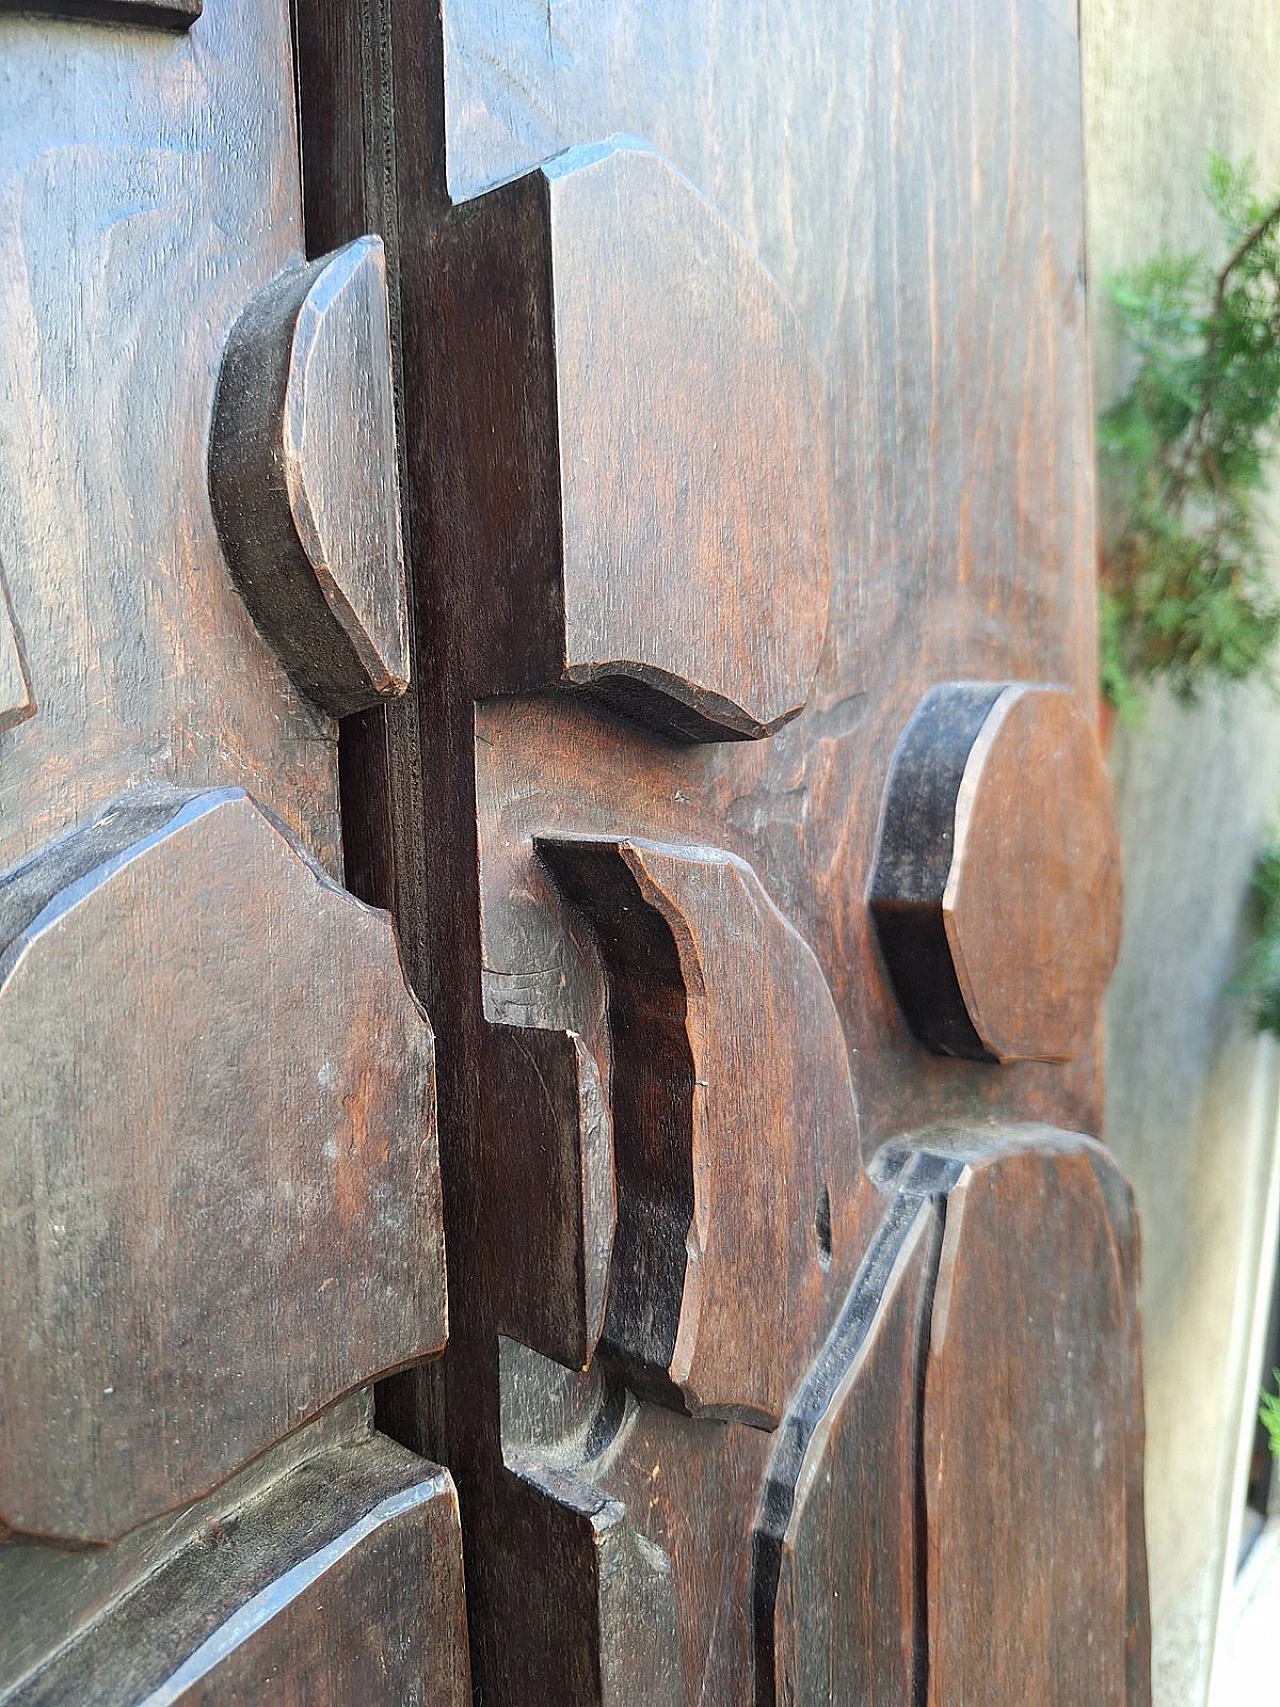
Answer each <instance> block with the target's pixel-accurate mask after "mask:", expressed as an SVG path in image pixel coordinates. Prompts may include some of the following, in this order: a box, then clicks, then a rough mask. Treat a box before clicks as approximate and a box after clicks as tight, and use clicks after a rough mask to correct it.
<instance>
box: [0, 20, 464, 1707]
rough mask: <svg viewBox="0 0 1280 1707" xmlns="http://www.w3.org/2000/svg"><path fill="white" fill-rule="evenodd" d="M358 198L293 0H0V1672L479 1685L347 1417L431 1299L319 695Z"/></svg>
mask: <svg viewBox="0 0 1280 1707" xmlns="http://www.w3.org/2000/svg"><path fill="white" fill-rule="evenodd" d="M31 14H47V15H31ZM156 26H161V27H156ZM353 238H354V239H356V240H355V241H353V242H352V243H351V244H350V245H349V246H346V247H344V248H343V249H342V251H341V252H340V253H339V254H337V255H334V256H332V257H328V258H321V259H319V260H318V261H316V262H314V263H313V264H308V262H307V257H306V253H305V247H304V241H303V223H302V196H301V176H300V161H299V157H298V133H297V123H296V92H295V83H294V64H293V53H292V48H291V20H290V13H289V8H288V6H287V5H286V4H285V0H209V3H207V4H206V5H204V7H203V9H202V8H201V6H200V5H199V4H178V3H176V0H175V3H174V4H172V5H170V4H166V3H165V0H155V3H153V0H102V3H99V0H73V3H70V4H60V3H59V0H50V3H49V4H48V5H44V6H39V5H38V6H33V7H29V6H27V5H25V4H24V5H22V6H21V7H11V6H8V5H4V6H0V354H2V357H3V370H4V373H5V383H4V408H3V410H2V411H0V1056H2V1057H3V1063H4V1065H3V1071H0V1268H2V1269H3V1273H4V1291H3V1301H2V1302H0V1538H3V1540H4V1541H5V1543H6V1544H5V1545H4V1546H3V1547H0V1699H3V1700H5V1701H9V1700H22V1701H24V1702H25V1701H31V1702H35V1701H41V1702H44V1701H50V1702H51V1701H55V1700H57V1701H65V1702H76V1703H80V1702H87V1701H94V1702H103V1703H113V1702H118V1703H120V1704H121V1707H125V1704H129V1703H135V1702H138V1701H140V1700H142V1699H149V1700H152V1701H159V1700H173V1701H179V1700H181V1701H184V1702H185V1701H196V1700H200V1701H204V1700H209V1701H212V1700H215V1699H216V1700H218V1701H232V1700H246V1701H248V1700H261V1699H274V1700H281V1701H284V1700H299V1701H301V1700H309V1701H320V1700H325V1701H334V1702H338V1701H350V1700H356V1699H360V1700H370V1701H372V1700H375V1699H380V1700H387V1701H393V1700H394V1701H403V1700H408V1699H413V1698H423V1697H424V1696H429V1697H430V1698H431V1699H432V1700H439V1701H441V1702H444V1701H449V1702H453V1701H459V1702H460V1701H461V1700H463V1699H464V1698H465V1697H467V1696H468V1695H469V1684H468V1680H467V1660H466V1652H465V1632H464V1613H463V1602H462V1585H461V1562H460V1555H459V1547H460V1541H459V1524H458V1516H457V1509H456V1502H455V1499H454V1496H453V1493H452V1490H451V1488H450V1487H449V1485H448V1483H447V1481H446V1479H445V1478H444V1476H443V1473H442V1472H440V1471H439V1470H438V1469H437V1468H436V1467H435V1466H434V1465H431V1464H428V1463H426V1462H424V1461H423V1460H422V1459H420V1458H418V1457H416V1456H415V1455H413V1454H411V1453H409V1452H407V1451H406V1450H405V1449H403V1448H402V1447H399V1446H396V1445H393V1444H392V1443H390V1442H388V1441H386V1440H385V1439H384V1438H382V1437H379V1436H377V1435H375V1434H374V1433H373V1431H372V1428H371V1423H370V1416H369V1412H370V1399H369V1384H370V1383H371V1382H372V1381H373V1380H374V1379H375V1378H376V1377H377V1376H379V1375H381V1374H383V1373H384V1372H385V1371H386V1370H388V1369H392V1368H400V1367H402V1366H404V1365H406V1364H412V1363H414V1362H416V1361H420V1360H422V1359H425V1358H429V1357H433V1356H435V1355H436V1354H438V1352H439V1351H440V1349H441V1347H442V1346H443V1344H444V1341H445V1337H446V1316H447V1312H446V1295H445V1284H444V1266H443V1249H442V1220H441V1202H440V1174H439V1159H438V1145H437V1136H436V1109H435V1065H434V1056H435V1046H434V1041H433V1035H432V1030H431V1026H430V1023H429V1022H428V1019H427V1017H426V1015H425V1013H424V1011H423V1008H422V1006H421V1004H420V1003H419V1001H418V999H417V997H416V996H415V995H414V994H413V993H412V992H411V991H410V989H409V986H408V984H407V982H406V978H405V973H404V969H403V966H402V963H401V956H400V950H399V944H398V941H397V937H396V932H395V928H394V925H393V922H392V920H391V919H390V917H389V916H388V915H387V914H386V913H385V912H381V911H378V910H375V909H373V908H370V907H368V906H367V905H365V904H364V903H363V902H361V901H359V900H357V899H356V897H355V896H354V895H353V894H352V893H350V892H349V891H348V890H347V889H346V888H344V887H343V886H342V879H343V875H344V869H343V865H344V862H343V848H342V826H341V821H340V814H339V768H338V725H337V722H336V720H335V715H334V714H335V713H338V712H342V711H345V710H348V709H349V708H350V707H351V706H352V705H354V704H367V703H371V702H374V701H377V700H378V699H379V698H380V697H381V696H383V695H386V694H396V693H399V692H402V691H403V689H404V687H405V684H406V681H407V677H408V668H409V661H408V627H409V616H408V606H407V600H406V595H405V584H404V576H403V562H402V549H401V528H400V514H399V479H398V476H399V454H398V446H397V439H396V427H395V411H394V392H393V386H394V374H393V354H392V344H391V325H390V299H389V296H388V292H387V286H386V274H385V267H384V264H383V258H382V252H381V246H380V243H379V241H378V240H377V238H376V237H373V236H368V235H363V234H361V233H353ZM86 1549H88V1550H86ZM398 1577H399V1578H403V1579H404V1580H405V1581H406V1582H412V1583H413V1584H415V1585H416V1586H415V1587H414V1588H413V1589H412V1590H409V1591H408V1592H406V1593H405V1594H402V1595H398V1596H396V1597H395V1598H394V1599H390V1600H389V1599H388V1598H387V1597H386V1595H385V1593H384V1589H385V1584H386V1583H387V1581H388V1580H391V1579H395V1578H398Z"/></svg>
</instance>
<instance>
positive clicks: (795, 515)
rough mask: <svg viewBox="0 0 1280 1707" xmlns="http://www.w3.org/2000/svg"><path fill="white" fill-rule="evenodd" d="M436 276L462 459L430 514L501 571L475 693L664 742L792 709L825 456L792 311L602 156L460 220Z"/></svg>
mask: <svg viewBox="0 0 1280 1707" xmlns="http://www.w3.org/2000/svg"><path fill="white" fill-rule="evenodd" d="M436 278H437V288H438V290H439V292H440V303H439V308H438V312H439V313H440V315H441V317H442V318H443V319H445V320H446V321H447V325H446V327H445V336H446V337H447V338H448V340H449V345H450V354H451V358H452V360H453V362H454V363H455V364H456V365H455V380H454V383H455V384H456V385H459V386H461V387H463V388H465V394H466V398H467V408H466V411H465V414H464V415H462V416H460V418H459V420H458V426H459V428H460V430H461V432H462V433H463V434H464V435H465V436H466V440H467V443H468V447H469V450H470V453H471V457H470V461H469V463H459V464H458V465H457V466H456V474H457V477H458V478H459V480H460V481H462V482H465V484H464V485H460V486H459V488H458V489H457V491H456V492H455V493H454V494H453V498H452V502H453V504H454V505H455V506H456V507H457V508H458V510H459V511H460V512H461V513H464V514H465V515H466V518H467V530H466V535H465V536H464V537H465V538H466V539H468V540H471V541H474V542H475V545H476V546H477V547H479V546H481V542H483V543H482V549H483V551H484V553H485V555H486V558H487V560H488V562H489V563H490V564H491V565H494V566H498V565H500V566H501V572H500V574H499V575H498V576H497V577H495V581H494V593H495V595H498V597H500V599H501V601H502V602H501V604H500V605H498V606H497V607H496V608H495V611H494V614H493V617H492V621H493V623H494V625H495V630H496V629H497V625H499V624H502V625H504V627H505V628H506V632H505V633H498V632H495V635H494V645H495V647H496V648H497V649H498V652H499V653H500V654H501V655H502V656H504V657H505V658H506V660H507V672H505V674H506V677H507V679H506V680H505V681H497V680H495V684H494V685H495V686H499V685H501V686H513V685H519V686H522V687H524V688H527V689H541V688H550V687H553V686H556V685H563V686H565V687H575V688H580V689H582V690H583V691H585V692H587V693H589V694H590V695H592V696H593V697H595V698H597V699H601V700H603V701H604V702H605V703H606V704H608V705H609V706H611V707H612V708H613V709H615V710H617V711H620V712H621V713H622V714H623V715H625V716H633V717H635V718H637V719H638V720H639V721H641V722H643V723H646V724H648V725H650V726H652V727H654V728H656V729H659V730H662V731H663V732H664V733H667V734H670V735H674V736H676V737H677V738H679V739H684V740H726V739H743V738H749V737H759V736H762V735H767V734H770V733H772V732H773V731H774V730H775V729H777V728H778V727H780V725H781V724H783V723H785V722H787V721H788V720H789V719H790V718H792V717H794V716H795V714H796V713H797V712H798V711H799V709H800V707H801V706H802V705H803V704H804V701H805V698H806V696H807V694H808V691H809V685H810V683H811V681H812V679H813V675H814V672H815V670H816V668H817V663H818V656H819V653H820V651H821V647H822V639H823V634H824V632H825V628H826V607H827V583H828V575H829V567H828V556H827V528H826V478H827V473H826V453H825V447H824V443H823V438H822V430H821V416H820V413H819V408H818V397H817V391H816V378H815V375H814V372H813V369H812V365H811V363H810V360H809V356H808V352H807V349H806V347H805V341H804V336H803V334H802V332H801V330H800V327H799V323H798V321H797V319H796V316H795V312H794V310H793V309H792V308H791V306H790V305H789V304H788V303H787V302H786V300H785V299H784V298H783V296H782V295H781V293H780V292H779V290H778V289H777V286H776V285H775V284H774V282H773V280H772V279H770V278H769V276H768V274H767V273H766V272H765V271H764V270H763V269H762V268H761V267H760V266H759V264H758V262H757V261H756V260H755V259H754V258H753V257H752V255H751V254H750V252H749V251H748V250H747V249H746V247H745V246H744V245H743V243H742V242H741V240H740V239H739V238H738V237H737V236H736V234H735V233H733V232H732V231H731V230H730V229H729V228H728V226H726V225H725V223H724V222H723V221H722V220H721V219H720V218H719V217H718V216H717V215H716V213H715V211H714V210H713V209H712V208H711V206H710V205H709V204H708V203H707V202H706V201H705V200H704V199H703V198H702V197H701V196H700V195H698V194H697V192H696V191H695V190H694V189H693V187H692V186H691V185H690V184H688V183H687V182H686V181H685V180H684V179H683V178H681V176H680V175H679V174H678V173H676V172H674V171H672V169H671V167H670V166H669V165H668V164H667V163H666V162H665V161H663V160H662V159H661V158H660V157H659V156H658V155H656V154H654V153H653V152H652V151H650V150H647V149H643V148H639V147H635V146H630V145H626V146H623V145H614V144H608V145H604V146H602V147H598V148H589V149H578V150H570V151H569V152H568V153H566V154H565V155H563V156H561V157H560V158H559V159H557V160H555V161H553V162H550V163H549V164H547V165H546V166H544V167H543V168H542V169H541V170H539V171H537V172H535V173H532V174H530V175H529V176H528V177H525V178H522V179H520V180H518V181H517V182H515V183H513V184H509V185H506V186H504V187H503V188H501V189H499V190H496V191H494V192H493V193H492V194H491V195H489V196H485V197H482V198H481V199H480V200H479V201H477V202H476V203H474V204H473V205H471V206H469V207H466V208H463V209H459V210H458V211H457V213H456V215H455V217H454V219H453V220H452V221H451V222H449V224H448V225H447V226H446V227H445V228H444V229H443V230H442V231H441V233H440V234H439V241H438V245H437V254H436ZM764 399H767V409H762V408H761V407H760V404H761V402H762V400H764ZM459 543H463V542H462V541H461V540H460V541H459ZM780 573H781V574H783V575H785V577H786V581H787V585H788V588H789V597H788V600H787V602H786V605H785V606H783V605H780V604H779V603H778V601H777V599H776V596H775V592H776V578H777V576H778V575H779V574H780ZM499 588H501V589H502V591H501V593H499ZM494 662H495V663H496V662H497V659H496V657H495V659H494ZM499 668H501V666H499ZM515 677H518V678H519V679H518V680H515V679H513V678H515Z"/></svg>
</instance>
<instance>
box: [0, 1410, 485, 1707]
mask: <svg viewBox="0 0 1280 1707" xmlns="http://www.w3.org/2000/svg"><path fill="white" fill-rule="evenodd" d="M228 1492H229V1493H230V1490H228ZM392 1585H394V1588H393V1586H392ZM93 1610H94V1612H95V1614H96V1615H95V1616H93V1617H92V1618H91V1619H90V1620H88V1621H87V1623H86V1625H85V1627H84V1628H83V1629H82V1630H80V1631H78V1632H77V1633H76V1635H75V1636H74V1637H73V1639H72V1640H71V1641H70V1642H67V1643H65V1644H63V1645H62V1646H61V1647H60V1648H59V1649H58V1650H57V1651H55V1652H54V1653H53V1654H52V1655H51V1656H50V1658H49V1660H48V1661H47V1662H46V1663H45V1664H43V1665H41V1666H39V1667H38V1668H36V1669H33V1670H32V1671H30V1672H28V1674H27V1676H26V1677H25V1678H23V1679H22V1680H20V1681H19V1682H18V1683H17V1685H16V1687H14V1688H12V1689H10V1690H6V1689H4V1687H3V1685H2V1684H0V1699H3V1701H4V1704H5V1707H69V1704H70V1703H73V1702H74V1703H86V1704H87V1703H90V1702H93V1703H95V1704H96V1703H101V1704H102V1707H113V1704H116V1703H118V1704H120V1707H125V1704H132V1703H136V1702H140V1701H145V1702H146V1703H147V1704H148V1707H179V1704H180V1707H197V1704H199V1707H213V1704H214V1703H217V1707H242V1704H243V1707H254V1704H256V1703H265V1702H272V1703H280V1704H281V1707H303V1704H304V1703H306V1704H311V1703H316V1704H326V1707H340V1704H342V1703H345V1702H352V1703H355V1702H359V1703H360V1704H361V1707H364V1704H365V1703H368V1704H369V1707H401V1704H403V1703H405V1702H422V1703H424V1704H429V1707H463V1703H464V1702H469V1701H470V1699H471V1692H470V1688H469V1683H468V1675H467V1674H468V1668H467V1651H466V1625H465V1613H464V1607H463V1585H462V1537H461V1534H460V1532H459V1526H458V1502H457V1495H456V1493H455V1492H454V1488H453V1484H452V1482H451V1480H450V1478H449V1476H448V1475H447V1473H446V1472H444V1471H442V1470H440V1469H438V1468H437V1467H436V1466H435V1465H434V1464H431V1463H429V1462H427V1461H426V1460H425V1459H422V1458H419V1457H417V1456H416V1455H415V1454H414V1453H411V1452H407V1451H405V1450H404V1448H403V1447H400V1446H396V1445H395V1444H393V1442H391V1441H389V1440H387V1439H385V1438H384V1437H383V1436H380V1435H376V1434H375V1435H373V1436H371V1437H366V1438H365V1439H363V1440H361V1441H358V1442H356V1443H353V1444H350V1445H346V1446H340V1447H328V1448H326V1449H323V1450H321V1451H319V1452H317V1453H314V1455H313V1456H311V1457H309V1458H307V1459H306V1460H304V1461H303V1462H302V1463H300V1464H297V1465H296V1466H294V1467H292V1468H289V1469H286V1470H285V1471H284V1472H283V1473H281V1474H279V1475H277V1476H276V1477H275V1478H274V1479H273V1480H271V1481H270V1482H269V1483H268V1484H267V1485H266V1486H265V1487H255V1488H251V1489H250V1490H249V1491H248V1492H247V1493H241V1494H240V1495H239V1497H234V1496H232V1497H231V1498H230V1499H229V1501H228V1503H227V1504H226V1505H220V1506H219V1507H218V1509H217V1510H216V1511H214V1512H210V1513H209V1514H208V1518H207V1521H206V1522H205V1523H204V1524H199V1523H196V1524H192V1525H191V1526H190V1530H189V1533H188V1534H187V1535H185V1536H183V1537H180V1538H178V1540H177V1542H176V1545H175V1544H173V1543H171V1542H170V1541H169V1538H168V1537H167V1536H166V1535H164V1534H163V1533H159V1534H157V1535H155V1536H152V1538H151V1546H150V1548H149V1549H148V1557H147V1558H146V1561H145V1564H144V1565H143V1567H142V1568H140V1569H138V1570H137V1573H136V1576H135V1577H134V1579H133V1580H132V1581H131V1582H129V1583H128V1585H127V1586H126V1587H122V1588H121V1589H120V1590H118V1591H117V1592H115V1593H109V1594H107V1595H106V1596H105V1597H104V1602H103V1604H101V1605H99V1606H97V1607H95V1608H94V1609H93Z"/></svg>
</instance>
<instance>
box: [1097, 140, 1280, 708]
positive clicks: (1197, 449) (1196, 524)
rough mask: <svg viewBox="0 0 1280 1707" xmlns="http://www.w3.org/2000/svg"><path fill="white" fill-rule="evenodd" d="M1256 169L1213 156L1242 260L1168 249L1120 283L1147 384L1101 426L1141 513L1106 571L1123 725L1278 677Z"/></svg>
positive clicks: (1106, 463)
mask: <svg viewBox="0 0 1280 1707" xmlns="http://www.w3.org/2000/svg"><path fill="white" fill-rule="evenodd" d="M1254 178H1255V172H1254V167H1253V163H1252V161H1248V162H1246V163H1244V164H1243V165H1241V166H1233V165H1231V164H1230V162H1228V161H1226V160H1223V159H1221V158H1219V157H1217V156H1213V157H1211V159H1210V164H1209V175H1208V185H1207V191H1208V195H1209V199H1210V201H1211V202H1212V204H1213V207H1214V209H1215V210H1216V212H1217V215H1218V218H1219V221H1220V224H1221V228H1222V234H1223V241H1224V247H1225V248H1226V250H1227V258H1226V260H1225V261H1224V262H1223V263H1222V264H1221V266H1220V267H1219V268H1218V269H1217V270H1216V271H1215V270H1214V268H1213V267H1212V266H1211V265H1210V263H1209V261H1208V260H1207V259H1206V257H1205V256H1204V255H1202V254H1195V255H1171V254H1167V253H1165V254H1161V255H1159V256H1157V257H1156V258H1155V259H1154V260H1152V261H1149V262H1148V263H1147V264H1146V265H1145V266H1143V267H1139V268H1136V269H1135V270H1134V271H1133V272H1130V273H1126V274H1124V275H1123V276H1121V277H1119V278H1117V279H1115V280H1113V281H1112V283H1111V286H1110V290H1111V296H1112V299H1113V301H1114V302H1115V304H1116V306H1117V308H1118V309H1119V311H1120V314H1121V317H1122V320H1123V324H1124V329H1125V333H1126V337H1127V340H1128V343H1129V345H1130V347H1131V349H1132V351H1133V354H1134V357H1135V367H1134V373H1133V380H1132V383H1131V384H1130V386H1129V389H1128V390H1127V391H1126V392H1125V394H1124V396H1123V397H1121V398H1120V400H1119V401H1118V402H1117V403H1116V404H1114V405H1113V407H1112V408H1110V409H1108V410H1107V411H1106V412H1105V413H1104V414H1103V415H1102V417H1101V419H1100V422H1099V434H1098V440H1099V450H1100V453H1101V458H1102V468H1103V474H1104V477H1105V479H1106V480H1107V482H1108V488H1109V491H1110V492H1111V494H1112V495H1113V496H1114V497H1115V498H1117V499H1118V500H1119V502H1120V504H1121V506H1122V509H1123V514H1124V516H1125V523H1124V528H1123V532H1122V533H1121V535H1120V538H1119V540H1118V541H1117V544H1116V546H1115V549H1114V550H1113V551H1112V552H1110V553H1109V554H1108V555H1107V557H1106V558H1105V560H1104V562H1103V565H1102V591H1101V612H1100V641H1101V669H1102V688H1103V692H1104V693H1105V694H1106V696H1107V698H1108V699H1109V700H1110V701H1111V702H1112V704H1113V705H1115V706H1116V707H1117V709H1118V710H1119V712H1120V713H1121V716H1122V717H1127V718H1128V719H1130V720H1132V719H1133V718H1134V717H1135V716H1136V715H1137V713H1138V712H1139V710H1140V707H1141V703H1142V689H1143V687H1144V686H1145V685H1146V684H1147V683H1149V682H1152V681H1154V680H1156V679H1157V678H1163V679H1164V680H1166V681H1167V682H1168V683H1169V685H1170V687H1171V688H1172V689H1173V692H1174V693H1175V694H1176V695H1177V697H1178V698H1179V699H1181V700H1183V701H1192V700H1194V699H1196V698H1197V696H1198V695H1199V693H1200V691H1201V689H1202V688H1203V687H1204V686H1205V685H1206V683H1208V682H1209V681H1213V680H1216V681H1228V682H1230V681H1242V680H1244V679H1245V678H1247V677H1249V676H1253V675H1255V674H1258V673H1259V672H1266V673H1269V671H1268V661H1269V657H1270V653H1271V651H1272V648H1273V646H1274V644H1275V642H1276V639H1277V637H1278V636H1280V601H1278V600H1277V598H1276V597H1275V595H1274V593H1273V591H1272V589H1271V587H1270V585H1269V583H1268V580H1267V577H1266V573H1265V569H1264V565H1263V560H1262V552H1261V548H1260V544H1259V539H1258V531H1257V519H1256V515H1255V508H1254V500H1255V496H1256V494H1257V492H1258V490H1259V488H1260V487H1261V486H1262V484H1263V480H1264V474H1265V470H1266V465H1267V458H1268V456H1269V454H1270V452H1271V451H1272V449H1273V447H1274V445H1275V443H1276V439H1277V429H1278V426H1280V201H1277V202H1274V203H1264V202H1262V201H1260V200H1259V199H1258V197H1257V195H1256V194H1255V192H1254Z"/></svg>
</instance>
